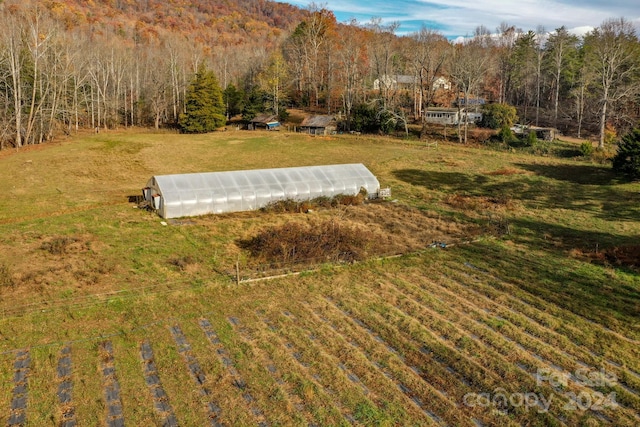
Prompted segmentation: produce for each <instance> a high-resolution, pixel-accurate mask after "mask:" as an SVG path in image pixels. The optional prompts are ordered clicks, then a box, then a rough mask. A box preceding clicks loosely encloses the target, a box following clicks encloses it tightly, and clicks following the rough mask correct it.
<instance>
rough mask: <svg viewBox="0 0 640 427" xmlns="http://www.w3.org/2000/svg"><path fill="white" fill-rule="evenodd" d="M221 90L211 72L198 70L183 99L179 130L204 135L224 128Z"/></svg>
mask: <svg viewBox="0 0 640 427" xmlns="http://www.w3.org/2000/svg"><path fill="white" fill-rule="evenodd" d="M224 110H225V109H224V102H223V100H222V90H221V89H220V85H219V84H218V79H217V78H216V76H215V74H214V73H213V71H209V70H207V69H206V68H205V67H204V66H201V67H199V68H198V72H197V73H196V75H195V77H194V80H193V81H192V82H191V84H190V85H189V89H188V90H187V93H186V98H185V113H183V114H181V115H180V128H181V129H182V131H183V132H186V133H205V132H211V131H214V130H216V129H217V128H219V127H221V126H224V124H225V123H226V119H225V117H224Z"/></svg>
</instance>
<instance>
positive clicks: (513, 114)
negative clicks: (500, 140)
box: [479, 104, 518, 129]
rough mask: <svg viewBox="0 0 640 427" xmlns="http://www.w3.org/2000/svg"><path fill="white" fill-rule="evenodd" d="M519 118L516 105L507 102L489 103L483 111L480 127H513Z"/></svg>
mask: <svg viewBox="0 0 640 427" xmlns="http://www.w3.org/2000/svg"><path fill="white" fill-rule="evenodd" d="M516 120H518V113H517V111H516V107H513V106H511V105H507V104H488V105H485V106H484V109H483V111H482V120H480V122H479V126H480V127H484V128H490V129H501V128H504V127H505V126H506V127H509V128H510V127H511V126H513V124H514V123H515V122H516Z"/></svg>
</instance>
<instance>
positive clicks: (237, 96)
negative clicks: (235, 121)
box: [222, 84, 245, 118]
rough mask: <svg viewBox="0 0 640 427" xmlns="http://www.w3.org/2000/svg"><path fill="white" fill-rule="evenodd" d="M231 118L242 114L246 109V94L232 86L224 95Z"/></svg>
mask: <svg viewBox="0 0 640 427" xmlns="http://www.w3.org/2000/svg"><path fill="white" fill-rule="evenodd" d="M222 95H223V98H224V103H225V105H226V107H227V116H228V117H229V118H231V117H233V116H235V115H237V114H240V113H241V112H242V110H243V109H244V96H245V95H244V92H243V91H242V90H241V89H238V88H236V87H235V86H234V85H232V84H230V85H229V86H227V88H226V89H225V90H224V93H223V94H222Z"/></svg>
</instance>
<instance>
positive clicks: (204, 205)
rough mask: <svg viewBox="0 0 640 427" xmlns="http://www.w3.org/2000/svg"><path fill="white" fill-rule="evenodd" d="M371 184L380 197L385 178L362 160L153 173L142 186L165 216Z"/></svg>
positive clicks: (255, 205)
mask: <svg viewBox="0 0 640 427" xmlns="http://www.w3.org/2000/svg"><path fill="white" fill-rule="evenodd" d="M361 188H364V189H365V190H367V193H368V194H369V197H371V198H374V197H377V194H378V192H379V190H380V183H379V182H378V180H377V179H376V177H375V176H374V175H373V174H372V173H371V172H370V171H369V169H367V168H366V167H365V166H364V165H363V164H361V163H353V164H342V165H326V166H303V167H292V168H276V169H256V170H240V171H229V172H205V173H189V174H176V175H156V176H153V177H151V179H149V181H148V182H147V186H146V187H145V188H144V189H143V190H142V193H143V196H144V198H145V200H146V201H147V202H148V203H149V204H150V205H151V206H152V207H153V209H155V210H156V211H157V212H158V214H159V215H160V216H161V217H163V218H178V217H186V216H196V215H207V214H213V213H226V212H239V211H249V210H255V209H260V208H262V207H264V206H266V205H268V204H269V203H272V202H276V201H279V200H286V199H294V200H311V199H315V198H317V197H321V196H324V197H333V196H336V195H338V194H347V195H356V194H358V192H360V189H361Z"/></svg>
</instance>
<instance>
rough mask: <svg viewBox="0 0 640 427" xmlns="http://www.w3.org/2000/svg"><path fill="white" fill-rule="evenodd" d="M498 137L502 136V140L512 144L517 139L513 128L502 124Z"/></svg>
mask: <svg viewBox="0 0 640 427" xmlns="http://www.w3.org/2000/svg"><path fill="white" fill-rule="evenodd" d="M498 138H500V140H501V141H502V142H503V143H504V144H507V145H508V144H511V143H512V142H514V141H515V140H516V139H517V138H516V137H515V135H514V134H513V131H512V130H511V128H510V127H509V126H507V125H504V126H502V128H501V129H500V132H498Z"/></svg>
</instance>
